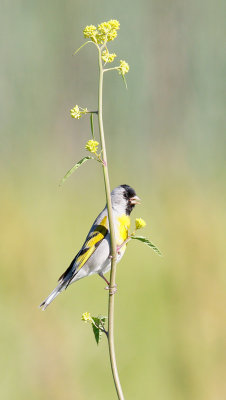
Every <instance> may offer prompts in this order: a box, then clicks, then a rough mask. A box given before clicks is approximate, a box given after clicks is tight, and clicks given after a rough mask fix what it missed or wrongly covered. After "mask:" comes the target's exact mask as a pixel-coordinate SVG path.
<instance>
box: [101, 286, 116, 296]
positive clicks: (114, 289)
mask: <svg viewBox="0 0 226 400" xmlns="http://www.w3.org/2000/svg"><path fill="white" fill-rule="evenodd" d="M104 289H105V290H109V293H110V294H115V293H116V292H117V284H115V285H113V286H111V287H110V285H109V286H106V287H105V288H104Z"/></svg>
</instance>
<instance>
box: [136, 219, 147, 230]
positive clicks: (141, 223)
mask: <svg viewBox="0 0 226 400" xmlns="http://www.w3.org/2000/svg"><path fill="white" fill-rule="evenodd" d="M135 225H136V229H141V228H144V227H145V225H146V222H145V221H144V220H143V219H142V218H136V220H135Z"/></svg>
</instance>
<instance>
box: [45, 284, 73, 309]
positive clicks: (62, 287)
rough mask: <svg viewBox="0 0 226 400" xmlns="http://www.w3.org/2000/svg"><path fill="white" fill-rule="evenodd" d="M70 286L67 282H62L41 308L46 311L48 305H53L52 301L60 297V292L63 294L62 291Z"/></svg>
mask: <svg viewBox="0 0 226 400" xmlns="http://www.w3.org/2000/svg"><path fill="white" fill-rule="evenodd" d="M67 286H68V282H67V281H66V282H65V281H63V282H62V281H61V282H60V283H59V284H58V285H57V287H56V288H55V289H54V290H53V291H52V292H51V293H50V295H49V296H48V297H46V299H45V300H44V301H43V302H42V303H41V304H40V306H39V307H40V308H41V309H42V310H43V311H44V310H45V309H46V307H48V305H49V304H50V303H52V301H53V300H54V299H55V297H57V296H58V294H60V292H62V290H64V289H66V288H67Z"/></svg>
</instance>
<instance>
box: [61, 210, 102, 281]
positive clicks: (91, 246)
mask: <svg viewBox="0 0 226 400" xmlns="http://www.w3.org/2000/svg"><path fill="white" fill-rule="evenodd" d="M107 233H108V220H107V216H105V217H104V218H103V219H101V221H100V222H99V223H98V219H97V220H96V221H95V222H94V224H93V226H92V228H91V230H90V232H89V234H88V236H87V238H86V240H85V243H84V245H83V246H82V248H81V250H80V252H79V253H78V254H77V255H76V256H75V258H74V259H73V260H72V262H71V264H70V266H69V267H68V269H67V270H66V271H65V272H64V273H63V275H61V276H60V278H59V281H62V280H63V279H64V278H66V277H67V278H69V283H70V281H71V280H72V279H73V277H74V276H75V274H77V273H78V271H79V270H80V269H81V268H82V267H83V266H84V265H85V263H86V262H87V261H88V259H89V258H90V257H91V255H92V254H93V253H94V252H95V250H96V249H97V247H98V246H99V245H100V244H101V242H102V241H103V239H104V238H105V237H106V235H107Z"/></svg>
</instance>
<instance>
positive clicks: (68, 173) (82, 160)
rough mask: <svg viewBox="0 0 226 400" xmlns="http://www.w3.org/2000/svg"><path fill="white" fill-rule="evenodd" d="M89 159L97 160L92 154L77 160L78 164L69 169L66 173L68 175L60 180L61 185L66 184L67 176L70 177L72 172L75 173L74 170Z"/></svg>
mask: <svg viewBox="0 0 226 400" xmlns="http://www.w3.org/2000/svg"><path fill="white" fill-rule="evenodd" d="M88 160H95V158H94V157H91V156H86V157H84V158H82V159H81V160H80V161H79V162H77V164H75V165H74V166H73V167H72V168H71V169H69V171H68V172H67V173H66V175H64V177H63V179H61V181H60V185H59V186H62V185H63V184H64V182H65V181H66V179H67V178H69V176H71V174H73V172H74V171H75V170H76V169H77V168H79V167H80V165H82V164H83V163H84V162H86V161H88Z"/></svg>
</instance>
